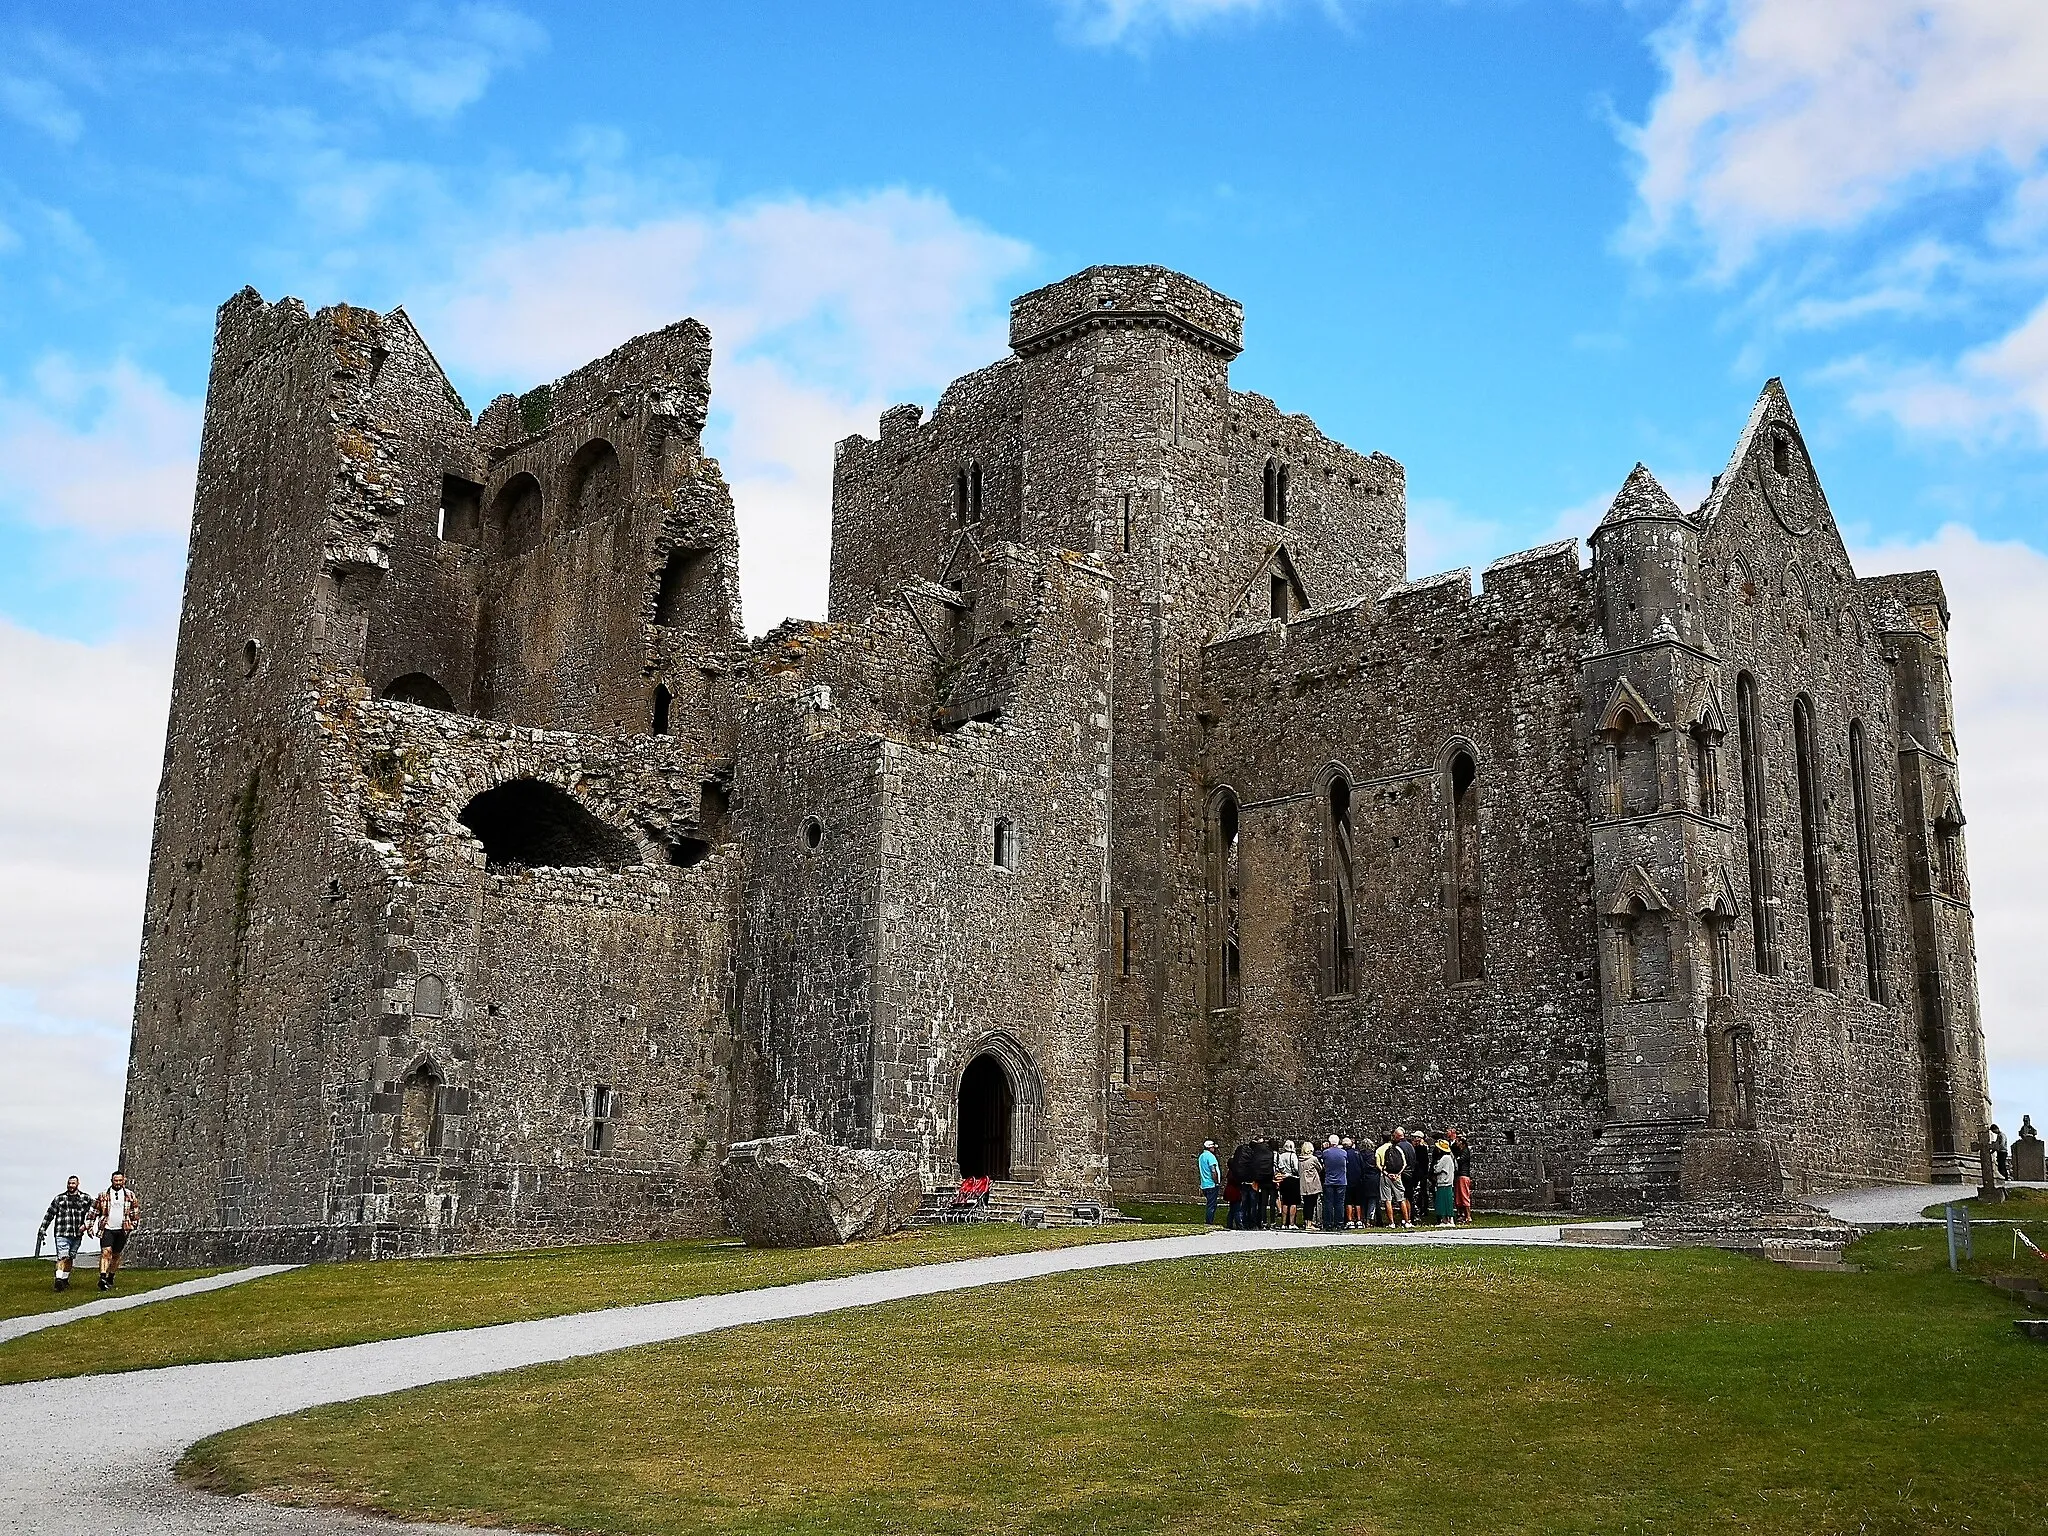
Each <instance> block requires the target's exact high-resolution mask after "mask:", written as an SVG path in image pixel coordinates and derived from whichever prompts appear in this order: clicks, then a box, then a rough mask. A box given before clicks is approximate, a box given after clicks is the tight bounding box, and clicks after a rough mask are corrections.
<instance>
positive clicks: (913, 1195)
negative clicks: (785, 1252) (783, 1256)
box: [717, 1131, 925, 1248]
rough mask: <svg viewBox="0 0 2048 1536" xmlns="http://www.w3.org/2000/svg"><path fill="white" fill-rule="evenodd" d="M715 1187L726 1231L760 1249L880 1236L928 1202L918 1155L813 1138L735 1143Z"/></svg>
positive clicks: (807, 1133)
mask: <svg viewBox="0 0 2048 1536" xmlns="http://www.w3.org/2000/svg"><path fill="white" fill-rule="evenodd" d="M717 1187H718V1204H719V1208H720V1210H721V1211H722V1212H723V1214H724V1216H725V1225H726V1229H727V1230H728V1231H730V1232H732V1233H734V1234H735V1235H736V1236H739V1237H742V1238H744V1239H745V1240H746V1241H747V1243H748V1245H749V1246H751V1247H755V1248H807V1247H813V1246H816V1245H818V1244H821V1243H849V1242H853V1241H854V1240H856V1239H858V1238H864V1237H881V1236H883V1235H885V1234H887V1233H890V1232H894V1231H897V1230H898V1229H899V1228H901V1227H902V1226H903V1224H904V1223H905V1222H907V1221H908V1220H909V1219H910V1218H911V1217H912V1216H914V1215H916V1214H917V1209H918V1207H919V1206H920V1205H921V1204H923V1202H924V1197H925V1184H924V1174H923V1169H922V1159H921V1158H920V1157H919V1156H918V1154H917V1153H915V1152H864V1151H860V1150H857V1149H855V1148H853V1147H840V1146H834V1145H833V1144H832V1143H831V1142H829V1141H827V1140H825V1138H824V1137H822V1136H820V1135H818V1134H817V1133H816V1132H815V1131H802V1132H799V1133H798V1134H797V1135H794V1136H768V1137H763V1138H762V1139H761V1140H759V1141H741V1142H735V1143H734V1144H733V1146H732V1148H731V1150H730V1151H728V1152H727V1153H726V1156H725V1161H724V1162H723V1163H721V1164H720V1165H719V1169H718V1180H717Z"/></svg>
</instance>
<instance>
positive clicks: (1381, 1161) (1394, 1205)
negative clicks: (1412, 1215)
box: [1373, 1125, 1413, 1228]
mask: <svg viewBox="0 0 2048 1536" xmlns="http://www.w3.org/2000/svg"><path fill="white" fill-rule="evenodd" d="M1373 1162H1374V1164H1375V1165H1376V1166H1377V1167H1378V1169H1379V1179H1380V1191H1379V1193H1380V1209H1381V1212H1382V1213H1383V1214H1384V1216H1385V1218H1386V1224H1387V1226H1388V1227H1389V1228H1406V1227H1410V1226H1412V1225H1413V1223H1412V1222H1410V1221H1409V1220H1408V1193H1407V1185H1406V1183H1405V1182H1404V1180H1405V1178H1406V1175H1407V1172H1408V1133H1407V1131H1406V1130H1405V1129H1404V1128H1403V1127H1401V1126H1398V1125H1397V1126H1395V1127H1394V1134H1393V1135H1391V1136H1389V1137H1388V1138H1387V1139H1386V1140H1385V1141H1383V1142H1382V1143H1380V1147H1379V1150H1378V1151H1377V1152H1375V1153H1373Z"/></svg>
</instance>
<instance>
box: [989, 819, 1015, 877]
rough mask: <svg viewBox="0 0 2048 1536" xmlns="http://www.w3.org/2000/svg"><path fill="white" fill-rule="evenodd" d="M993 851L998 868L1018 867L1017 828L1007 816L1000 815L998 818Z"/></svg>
mask: <svg viewBox="0 0 2048 1536" xmlns="http://www.w3.org/2000/svg"><path fill="white" fill-rule="evenodd" d="M993 852H994V855H995V866H996V868H997V869H1015V868H1016V867H1017V828H1016V827H1015V826H1014V825H1013V824H1012V823H1011V822H1010V820H1009V819H1008V818H1007V817H1001V816H999V817H997V818H996V829H995V846H994V849H993Z"/></svg>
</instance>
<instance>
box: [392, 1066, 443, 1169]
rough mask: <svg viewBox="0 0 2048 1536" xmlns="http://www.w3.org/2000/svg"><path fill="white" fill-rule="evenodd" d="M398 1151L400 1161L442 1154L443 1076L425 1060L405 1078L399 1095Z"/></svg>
mask: <svg viewBox="0 0 2048 1536" xmlns="http://www.w3.org/2000/svg"><path fill="white" fill-rule="evenodd" d="M396 1131H397V1135H396V1143H397V1145H396V1150H397V1153H398V1155H399V1156H400V1157H401V1158H409V1157H437V1156H439V1155H440V1152H441V1074H440V1073H438V1072H436V1071H435V1070H434V1064H433V1063H432V1062H430V1061H423V1062H421V1063H420V1064H419V1065H418V1066H416V1067H414V1068H413V1069H412V1070H411V1071H410V1072H408V1073H407V1074H406V1075H405V1083H404V1085H403V1087H402V1089H401V1090H400V1093H399V1101H398V1125H397V1127H396Z"/></svg>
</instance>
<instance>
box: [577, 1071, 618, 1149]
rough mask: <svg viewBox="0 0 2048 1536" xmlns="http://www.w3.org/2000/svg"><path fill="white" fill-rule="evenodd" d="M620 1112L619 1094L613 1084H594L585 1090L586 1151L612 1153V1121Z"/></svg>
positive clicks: (584, 1143)
mask: <svg viewBox="0 0 2048 1536" xmlns="http://www.w3.org/2000/svg"><path fill="white" fill-rule="evenodd" d="M618 1112H619V1093H618V1090H617V1089H616V1088H614V1087H612V1086H611V1084H609V1083H592V1084H591V1085H590V1086H589V1087H588V1088H585V1089H584V1090H583V1120H584V1127H585V1136H584V1142H583V1145H584V1148H585V1150H586V1151H590V1152H609V1151H611V1149H612V1120H613V1117H615V1116H616V1115H617V1114H618Z"/></svg>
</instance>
